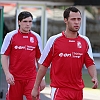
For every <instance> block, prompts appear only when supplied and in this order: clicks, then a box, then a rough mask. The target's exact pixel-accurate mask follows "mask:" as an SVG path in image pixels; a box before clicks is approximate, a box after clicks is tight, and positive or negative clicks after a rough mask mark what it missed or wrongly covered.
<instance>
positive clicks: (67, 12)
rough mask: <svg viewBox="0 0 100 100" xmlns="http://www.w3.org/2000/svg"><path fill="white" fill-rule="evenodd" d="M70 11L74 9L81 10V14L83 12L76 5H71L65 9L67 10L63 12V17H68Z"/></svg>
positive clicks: (75, 10) (74, 10)
mask: <svg viewBox="0 0 100 100" xmlns="http://www.w3.org/2000/svg"><path fill="white" fill-rule="evenodd" d="M70 11H72V12H79V13H80V14H81V12H80V11H79V10H78V9H77V8H76V7H74V6H71V7H69V8H67V9H65V11H64V13H63V17H64V18H66V19H68V17H69V14H70Z"/></svg>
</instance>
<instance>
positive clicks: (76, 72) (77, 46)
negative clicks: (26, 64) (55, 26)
mask: <svg viewBox="0 0 100 100" xmlns="http://www.w3.org/2000/svg"><path fill="white" fill-rule="evenodd" d="M39 63H40V64H42V65H44V66H45V67H49V66H50V67H51V70H50V79H51V84H50V85H51V87H55V88H68V87H69V88H74V89H78V90H80V89H82V88H83V87H84V83H83V80H82V68H83V65H84V64H85V65H86V67H89V66H91V65H94V60H93V56H92V50H91V45H90V41H89V39H88V38H87V37H86V36H82V35H78V36H77V38H74V39H72V38H67V37H66V36H65V35H64V32H62V33H60V34H58V35H55V36H52V37H50V39H49V40H48V41H47V44H46V46H45V48H44V50H43V54H42V55H41V57H40V60H39Z"/></svg>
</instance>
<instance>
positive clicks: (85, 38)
mask: <svg viewBox="0 0 100 100" xmlns="http://www.w3.org/2000/svg"><path fill="white" fill-rule="evenodd" d="M79 36H80V37H81V38H82V39H84V40H85V41H86V42H89V41H90V40H89V38H88V37H87V36H85V35H81V34H79Z"/></svg>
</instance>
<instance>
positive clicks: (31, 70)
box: [1, 11, 45, 100]
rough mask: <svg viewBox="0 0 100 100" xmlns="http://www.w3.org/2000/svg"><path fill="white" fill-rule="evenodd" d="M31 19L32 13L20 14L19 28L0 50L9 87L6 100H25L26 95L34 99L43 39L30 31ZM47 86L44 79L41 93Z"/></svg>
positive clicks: (27, 97) (7, 37)
mask: <svg viewBox="0 0 100 100" xmlns="http://www.w3.org/2000/svg"><path fill="white" fill-rule="evenodd" d="M32 20H33V16H32V14H31V13H30V12H28V11H23V12H21V13H20V14H19V15H18V25H19V29H18V30H13V31H11V32H9V33H7V34H6V36H5V39H4V41H3V44H2V47H1V63H2V67H3V70H4V73H5V76H6V81H7V83H8V86H9V89H8V92H7V96H6V100H23V95H25V96H26V99H27V100H32V96H31V91H32V88H33V86H34V82H35V79H36V74H37V71H36V67H37V66H38V59H39V58H40V56H41V52H42V41H41V37H40V36H39V35H38V34H37V33H35V32H34V31H32V30H31V27H32ZM44 87H45V80H44V79H43V80H42V81H41V84H40V88H39V90H43V89H44ZM39 90H38V92H39ZM37 100H40V98H39V97H38V98H37Z"/></svg>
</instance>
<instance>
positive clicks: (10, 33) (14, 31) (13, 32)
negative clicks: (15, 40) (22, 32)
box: [5, 30, 18, 38]
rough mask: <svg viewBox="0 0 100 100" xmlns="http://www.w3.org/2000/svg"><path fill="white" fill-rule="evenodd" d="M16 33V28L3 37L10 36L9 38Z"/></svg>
mask: <svg viewBox="0 0 100 100" xmlns="http://www.w3.org/2000/svg"><path fill="white" fill-rule="evenodd" d="M17 33H18V30H13V31H10V32H8V33H7V34H6V36H5V37H10V38H11V37H12V36H13V35H15V34H17Z"/></svg>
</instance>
